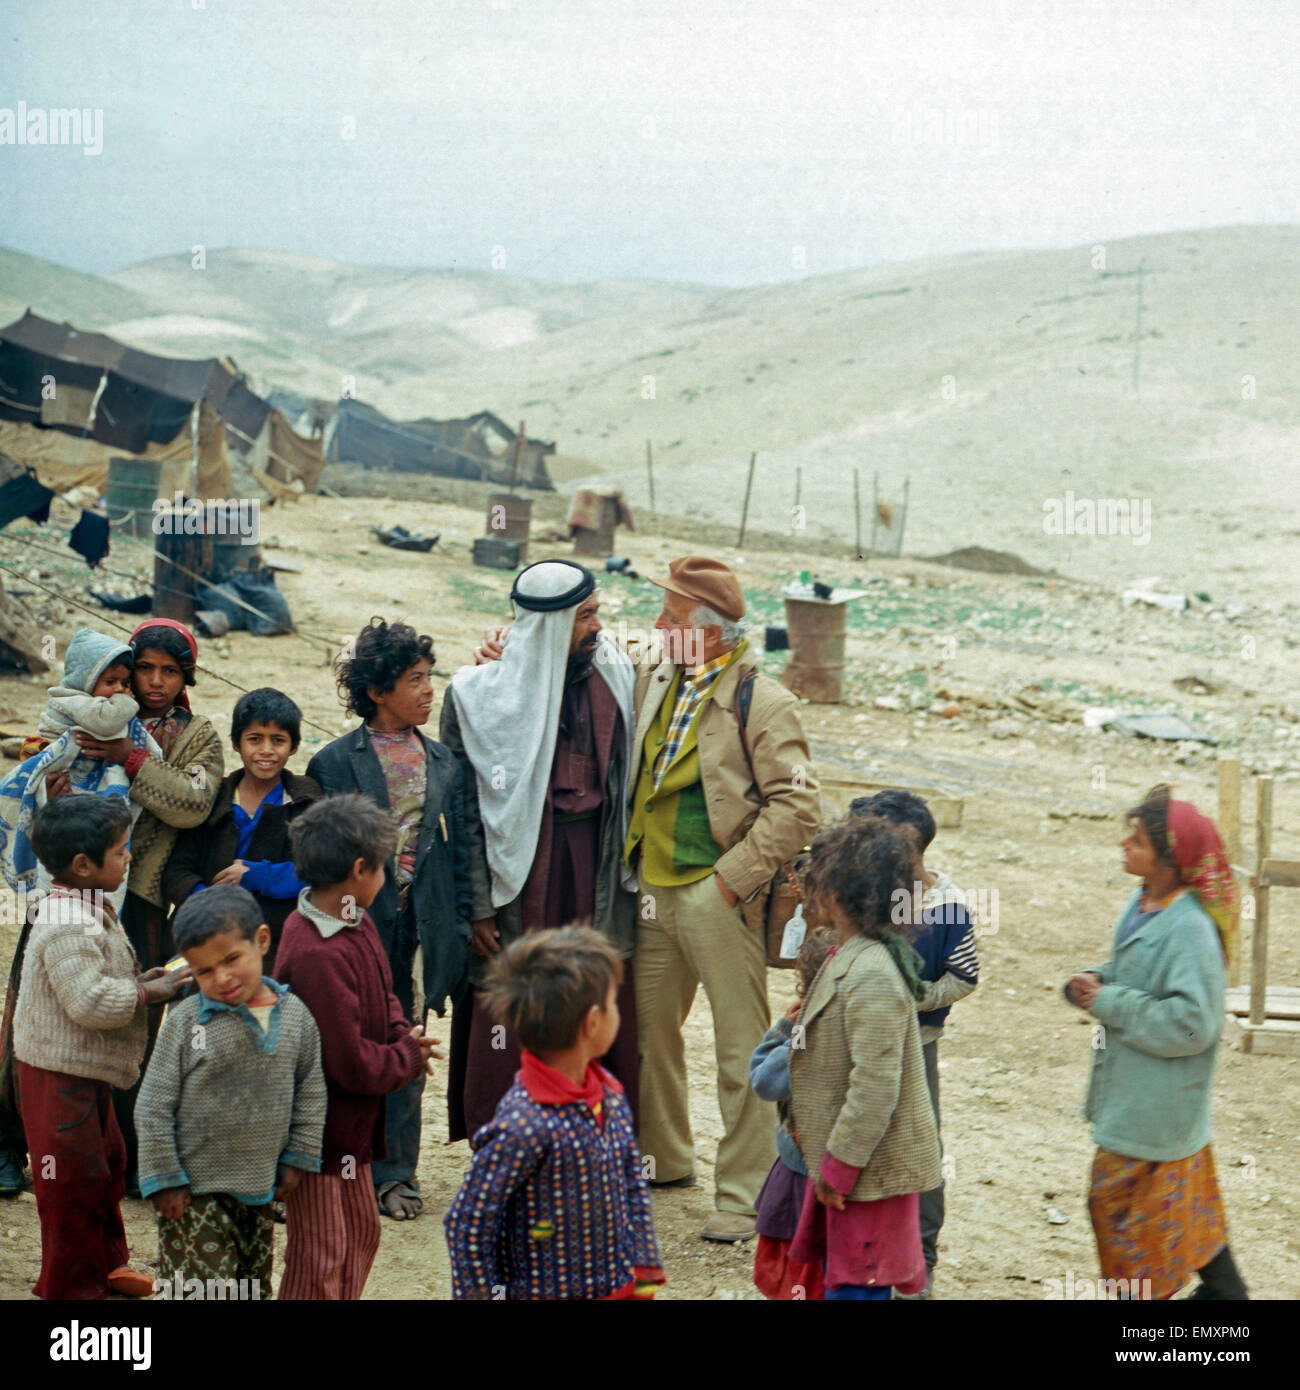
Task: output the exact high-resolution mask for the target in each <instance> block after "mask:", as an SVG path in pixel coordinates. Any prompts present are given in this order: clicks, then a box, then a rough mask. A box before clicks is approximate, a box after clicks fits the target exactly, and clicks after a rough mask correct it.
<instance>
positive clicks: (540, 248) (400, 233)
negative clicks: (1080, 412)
mask: <svg viewBox="0 0 1300 1390" xmlns="http://www.w3.org/2000/svg"><path fill="white" fill-rule="evenodd" d="M1297 59H1300V5H1297V4H1296V3H1295V0H1242V3H1232V0H1069V3H1061V0H1048V2H1047V3H1038V0H963V3H955V4H948V3H927V0H884V2H883V3H877V4H873V3H867V0H785V3H772V0H742V3H733V2H732V0H704V3H701V0H551V2H550V3H544V2H543V0H433V2H432V3H430V2H429V0H367V3H360V0H350V3H342V0H275V3H253V2H252V0H132V2H131V3H130V4H127V5H121V6H118V5H113V6H109V5H105V4H103V3H102V0H6V3H5V5H4V6H3V8H2V9H0V141H3V140H4V138H5V124H4V112H5V111H6V110H9V111H12V112H14V113H15V115H14V121H15V124H14V125H13V127H12V128H13V129H15V130H16V129H17V124H16V122H17V116H18V113H19V103H20V102H25V103H26V107H27V111H28V112H29V113H30V112H31V111H32V110H33V109H44V110H48V109H52V108H63V109H66V108H71V107H77V108H83V109H88V110H90V111H92V112H94V111H99V112H102V142H103V147H102V151H101V152H100V153H98V154H87V153H85V152H84V151H83V149H82V148H78V147H70V146H67V145H64V146H54V145H49V144H46V145H32V144H28V145H18V144H11V143H0V245H3V246H6V247H8V248H10V249H12V250H18V251H23V252H26V253H28V254H30V255H35V256H40V257H43V258H45V259H47V260H52V261H56V262H59V263H61V264H63V265H67V266H70V267H73V268H75V269H79V270H86V271H92V272H98V273H103V272H108V271H112V270H116V269H120V268H122V267H124V266H126V265H128V264H131V263H134V262H136V261H140V260H144V259H148V258H150V257H154V256H160V255H171V254H177V253H181V252H184V253H185V254H187V255H188V254H189V253H190V251H191V248H192V247H194V246H204V247H206V248H208V249H215V248H221V247H257V248H266V249H275V250H282V251H291V252H298V253H302V254H305V255H310V256H317V257H322V258H326V259H330V260H339V261H345V262H352V263H357V264H369V265H397V266H439V267H453V268H457V269H475V270H489V269H498V270H500V269H505V270H508V271H509V272H511V273H514V274H519V275H525V276H530V277H533V278H536V279H542V280H560V281H568V282H583V281H595V280H605V279H625V278H633V279H658V280H677V281H687V282H694V283H716V284H722V285H746V284H757V283H766V282H773V281H779V280H787V279H796V278H802V277H804V276H808V275H816V274H822V273H827V272H832V271H837V270H844V269H850V268H855V267H859V266H869V265H873V264H877V263H880V262H885V261H905V260H911V259H915V258H920V257H931V256H939V255H949V254H960V253H966V252H973V251H985V250H1003V249H1015V248H1022V247H1025V248H1028V247H1048V246H1068V245H1078V244H1085V243H1095V242H1099V241H1106V240H1113V239H1116V238H1119V237H1123V236H1130V235H1138V234H1142V233H1154V232H1162V231H1174V230H1179V229H1183V228H1191V227H1206V226H1221V225H1237V224H1254V223H1282V222H1300V212H1298V210H1297V204H1298V202H1300V116H1297V115H1296V113H1295V109H1294V97H1295V85H1296V74H1297V71H1298V70H1300V65H1298V64H1297Z"/></svg>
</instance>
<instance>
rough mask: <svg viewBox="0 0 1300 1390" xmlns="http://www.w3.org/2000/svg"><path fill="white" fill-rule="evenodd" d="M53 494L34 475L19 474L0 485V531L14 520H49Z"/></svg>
mask: <svg viewBox="0 0 1300 1390" xmlns="http://www.w3.org/2000/svg"><path fill="white" fill-rule="evenodd" d="M53 501H54V493H53V492H52V491H51V490H50V489H49V488H47V487H44V486H42V484H40V483H39V482H37V480H36V474H35V473H20V474H19V475H18V476H17V477H16V478H10V479H9V481H8V482H6V483H3V484H0V529H2V528H3V527H5V526H8V525H9V523H10V522H11V521H13V520H15V518H17V517H20V516H26V517H30V518H31V519H32V520H33V521H37V522H46V521H48V520H49V519H50V503H51V502H53Z"/></svg>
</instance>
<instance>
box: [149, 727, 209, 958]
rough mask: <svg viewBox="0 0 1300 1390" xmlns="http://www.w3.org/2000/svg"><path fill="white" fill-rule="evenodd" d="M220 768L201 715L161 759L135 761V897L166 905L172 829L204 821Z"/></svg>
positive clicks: (188, 827) (162, 906)
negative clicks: (164, 888)
mask: <svg viewBox="0 0 1300 1390" xmlns="http://www.w3.org/2000/svg"><path fill="white" fill-rule="evenodd" d="M224 770H225V759H224V758H223V756H222V752H221V738H220V736H219V735H218V733H217V731H216V729H214V728H213V727H212V724H211V722H210V721H209V720H207V719H205V718H204V717H203V715H201V714H196V715H193V716H192V717H191V719H190V722H189V724H188V725H187V726H186V727H185V730H184V732H183V733H182V734H181V736H180V737H179V738H178V739H177V740H176V745H175V747H174V748H173V749H172V751H171V756H170V757H169V758H168V759H167V760H166V762H164V761H163V760H162V759H161V758H147V759H146V760H145V761H144V762H143V763H141V765H140V769H139V771H138V772H137V773H136V774H135V778H134V780H133V781H132V783H131V800H132V801H134V802H136V803H137V804H138V805H139V806H141V807H142V808H143V809H142V810H141V812H140V814H139V816H138V817H137V818H136V822H135V825H134V826H133V827H132V830H131V871H130V875H129V877H128V878H127V881H126V886H127V887H128V888H129V889H130V890H131V892H132V893H134V894H136V896H137V897H141V898H144V899H145V901H146V902H150V903H152V904H153V905H154V906H155V907H161V908H164V909H165V908H166V906H167V901H166V899H165V898H164V897H163V891H162V876H163V870H164V869H165V868H166V867H167V856H168V855H169V854H171V852H172V848H173V846H174V845H175V844H176V832H177V831H178V830H189V829H191V828H192V827H193V826H196V825H202V824H203V822H204V821H205V820H207V818H208V812H209V811H211V810H212V804H213V802H214V801H216V799H217V792H218V791H219V790H220V788H221V778H222V776H223V774H224ZM149 964H151V965H161V964H162V961H151V962H149Z"/></svg>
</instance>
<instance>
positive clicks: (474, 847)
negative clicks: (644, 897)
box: [439, 560, 638, 1139]
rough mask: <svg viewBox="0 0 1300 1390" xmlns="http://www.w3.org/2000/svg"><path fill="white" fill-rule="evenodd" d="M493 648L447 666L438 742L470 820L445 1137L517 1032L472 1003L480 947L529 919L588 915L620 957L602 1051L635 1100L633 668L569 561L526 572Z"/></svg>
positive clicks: (489, 949) (495, 1074)
mask: <svg viewBox="0 0 1300 1390" xmlns="http://www.w3.org/2000/svg"><path fill="white" fill-rule="evenodd" d="M510 597H511V600H512V602H513V606H514V616H515V621H514V626H513V627H512V628H511V636H510V645H509V647H508V649H507V651H506V653H505V655H504V657H503V658H502V660H500V661H493V662H489V663H487V664H485V665H480V666H467V667H464V668H462V669H461V670H459V671H457V672H456V674H455V675H454V676H453V677H452V681H451V688H450V690H449V691H448V693H447V697H446V699H445V701H444V703H443V707H442V725H441V731H440V734H439V737H440V739H441V740H442V742H443V743H445V744H446V745H447V747H448V748H450V749H451V750H452V752H454V753H455V754H456V756H457V757H458V758H460V759H462V760H463V761H464V762H465V763H466V764H467V765H468V769H469V771H470V772H471V773H472V775H471V776H468V777H467V778H466V787H467V789H470V788H472V792H468V791H467V796H466V807H465V812H466V814H465V822H466V834H467V837H468V839H469V842H470V876H471V882H472V885H473V893H474V945H473V952H474V955H473V959H472V962H471V968H470V989H469V990H468V991H467V993H466V995H465V997H464V998H462V999H461V1000H460V1001H459V1002H458V1003H457V1004H456V1006H455V1009H454V1012H453V1016H452V1041H451V1062H450V1068H449V1071H450V1076H449V1080H448V1108H449V1113H450V1120H451V1137H452V1138H453V1139H459V1138H467V1137H469V1136H470V1135H472V1134H473V1133H474V1131H475V1130H477V1129H478V1128H480V1127H481V1126H482V1125H484V1124H486V1123H487V1122H488V1120H490V1119H491V1118H492V1114H493V1111H494V1110H495V1109H496V1105H497V1102H498V1101H499V1100H500V1099H501V1097H502V1096H503V1095H504V1094H505V1092H506V1090H507V1089H508V1088H509V1086H510V1084H511V1082H512V1081H513V1080H514V1074H515V1072H516V1071H517V1070H518V1067H519V1047H518V1043H517V1042H516V1041H515V1039H514V1038H513V1036H508V1037H507V1038H506V1039H505V1041H506V1043H507V1046H505V1047H500V1046H493V1042H494V1041H496V1042H498V1043H499V1042H500V1041H501V1040H500V1038H499V1037H498V1038H496V1039H494V1038H493V1036H492V1023H491V1021H490V1020H489V1019H488V1017H487V1016H486V1014H484V1013H482V1012H481V1011H480V1010H479V1009H478V1007H477V1003H476V995H477V988H476V987H477V985H478V983H479V981H480V980H481V979H482V975H483V971H484V969H485V967H486V965H487V961H488V958H489V957H490V956H492V955H494V954H496V952H498V951H499V950H501V948H502V947H503V946H505V945H507V944H509V942H511V941H513V940H514V939H515V938H517V937H519V936H521V935H522V934H523V933H524V932H526V931H535V930H538V929H539V928H543V927H561V926H567V925H569V924H570V923H574V922H585V923H588V924H590V925H592V926H594V927H595V928H596V929H597V930H598V931H600V932H603V933H604V935H605V936H607V937H608V938H609V940H610V942H611V943H612V944H613V945H614V946H615V947H616V948H617V949H618V950H619V952H620V954H621V955H622V956H623V958H624V960H625V962H627V964H626V965H625V971H626V972H627V973H626V974H625V978H624V984H623V987H622V989H621V990H620V992H619V998H618V1006H619V1011H620V1013H621V1014H622V1017H623V1023H622V1026H621V1028H620V1030H619V1035H618V1038H617V1039H616V1040H615V1043H614V1046H613V1048H611V1050H610V1052H609V1053H608V1054H607V1055H606V1057H605V1058H604V1059H602V1060H603V1063H604V1065H605V1066H606V1067H607V1068H608V1069H609V1070H610V1071H611V1072H613V1074H614V1075H615V1076H616V1077H618V1079H619V1080H620V1081H621V1082H622V1083H623V1086H624V1089H625V1091H626V1093H627V1097H628V1101H629V1103H630V1104H631V1106H632V1110H633V1114H634V1115H636V1113H637V1108H638V1107H637V1084H636V1083H637V1039H636V1008H635V996H634V994H633V991H632V988H631V979H630V975H631V969H630V958H631V955H632V949H633V945H634V930H635V898H634V896H633V892H632V891H629V890H634V889H635V885H636V880H635V877H634V876H633V875H632V874H631V873H630V872H629V870H628V869H627V868H626V867H625V866H624V864H623V853H622V850H623V842H624V840H625V838H626V835H627V779H628V769H629V768H630V766H631V765H632V761H633V759H632V733H633V730H634V728H635V724H636V717H635V713H634V710H633V704H632V693H633V687H634V673H633V669H632V664H631V662H630V661H629V659H628V657H627V655H626V653H624V652H623V651H622V649H621V648H619V647H618V646H617V645H616V644H615V643H614V642H613V641H611V640H610V638H609V637H608V636H607V635H606V634H605V633H603V632H602V631H601V628H600V620H599V617H598V616H597V613H598V598H597V595H596V581H595V577H594V576H593V575H592V573H591V572H590V571H589V570H587V569H585V568H583V566H581V565H578V564H574V563H573V562H572V561H569V560H544V561H541V562H539V563H538V564H534V565H529V566H528V567H527V568H526V569H524V570H521V571H520V573H519V575H518V577H517V578H516V580H515V584H514V589H513V591H512V592H511V596H510Z"/></svg>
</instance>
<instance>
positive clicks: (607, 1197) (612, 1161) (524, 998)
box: [444, 927, 664, 1299]
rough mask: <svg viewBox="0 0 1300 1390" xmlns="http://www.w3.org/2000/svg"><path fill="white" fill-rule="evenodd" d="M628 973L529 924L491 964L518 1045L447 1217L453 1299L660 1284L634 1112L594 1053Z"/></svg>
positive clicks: (631, 1291) (593, 940)
mask: <svg viewBox="0 0 1300 1390" xmlns="http://www.w3.org/2000/svg"><path fill="white" fill-rule="evenodd" d="M622 978H623V965H622V961H621V960H620V958H619V955H618V953H617V951H615V950H613V948H612V947H610V945H609V944H608V942H606V940H605V938H604V937H603V936H601V935H600V934H599V933H598V932H595V931H592V930H591V929H590V928H589V927H564V928H562V929H561V930H558V931H536V932H530V933H528V934H527V935H526V936H523V937H521V938H520V939H519V940H518V941H516V942H514V943H512V944H511V945H510V946H508V947H507V948H506V950H504V951H503V952H502V953H501V954H500V955H499V956H498V957H497V958H496V960H495V961H494V962H493V965H492V969H491V971H490V972H489V975H488V979H487V982H486V985H485V993H486V996H487V1004H488V1007H489V1008H490V1009H491V1011H492V1014H493V1017H494V1018H496V1019H497V1020H498V1021H499V1022H501V1023H505V1024H507V1025H509V1027H510V1028H511V1029H513V1031H514V1033H515V1035H516V1036H517V1037H518V1038H519V1041H520V1042H521V1044H522V1045H523V1050H522V1058H521V1065H520V1068H519V1071H518V1073H517V1074H516V1076H515V1080H514V1084H513V1085H512V1086H511V1087H510V1089H509V1090H508V1091H507V1092H506V1094H505V1095H504V1096H503V1097H502V1100H501V1103H500V1104H499V1105H498V1106H497V1110H496V1114H495V1115H494V1116H493V1118H492V1120H491V1121H490V1122H489V1123H488V1124H486V1125H484V1126H483V1128H482V1129H481V1130H479V1131H478V1133H477V1134H476V1135H475V1136H474V1138H473V1140H472V1141H471V1143H472V1147H473V1148H474V1161H473V1165H472V1166H471V1168H470V1170H469V1172H468V1173H467V1174H466V1176H465V1180H464V1182H463V1183H462V1184H461V1188H460V1191H459V1192H458V1193H457V1194H456V1199H455V1201H453V1202H452V1204H451V1209H450V1210H449V1211H448V1212H447V1216H446V1218H445V1221H444V1225H445V1227H446V1231H447V1245H448V1247H449V1249H450V1252H451V1281H452V1297H453V1298H456V1299H493V1298H508V1299H631V1298H640V1299H646V1298H653V1297H654V1288H655V1286H656V1285H657V1284H662V1283H663V1282H664V1273H663V1268H662V1261H661V1260H660V1256H659V1246H658V1242H657V1241H656V1239H655V1231H654V1220H653V1217H652V1214H651V1209H650V1189H649V1187H648V1186H647V1184H646V1180H645V1176H644V1174H643V1173H642V1171H641V1155H640V1153H639V1151H638V1149H637V1145H636V1134H635V1132H634V1130H633V1127H632V1112H631V1110H630V1109H629V1107H628V1103H627V1101H626V1099H625V1098H624V1096H623V1088H622V1086H621V1085H620V1084H619V1083H618V1081H616V1080H615V1078H614V1077H612V1076H611V1075H610V1074H609V1072H607V1071H606V1070H605V1069H604V1068H603V1067H602V1066H600V1064H599V1063H598V1062H597V1061H596V1058H597V1057H602V1056H604V1054H605V1053H606V1052H608V1051H609V1048H610V1046H611V1044H612V1043H613V1041H614V1038H615V1036H616V1035H617V1033H618V1027H619V1012H618V1004H617V1002H616V998H615V996H616V995H617V992H618V987H619V985H620V984H621V983H622Z"/></svg>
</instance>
